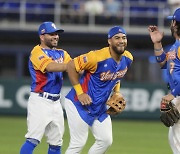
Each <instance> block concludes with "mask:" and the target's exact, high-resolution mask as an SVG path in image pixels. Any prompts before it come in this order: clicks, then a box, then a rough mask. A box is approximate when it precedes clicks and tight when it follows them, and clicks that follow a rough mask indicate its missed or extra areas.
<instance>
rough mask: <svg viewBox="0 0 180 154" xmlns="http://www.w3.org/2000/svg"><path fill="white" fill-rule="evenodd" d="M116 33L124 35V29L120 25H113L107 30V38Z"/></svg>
mask: <svg viewBox="0 0 180 154" xmlns="http://www.w3.org/2000/svg"><path fill="white" fill-rule="evenodd" d="M118 33H123V34H125V35H126V31H125V30H124V29H123V28H122V27H120V26H114V27H112V28H111V29H110V30H109V32H108V39H110V38H112V37H113V36H114V35H116V34H118Z"/></svg>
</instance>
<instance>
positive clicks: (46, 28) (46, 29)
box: [38, 21, 64, 35]
mask: <svg viewBox="0 0 180 154" xmlns="http://www.w3.org/2000/svg"><path fill="white" fill-rule="evenodd" d="M54 32H60V33H62V32H64V30H63V29H59V28H56V25H55V24H54V23H53V22H50V21H47V22H43V23H42V24H41V25H40V26H39V30H38V34H39V35H42V34H49V33H54Z"/></svg>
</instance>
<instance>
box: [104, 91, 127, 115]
mask: <svg viewBox="0 0 180 154" xmlns="http://www.w3.org/2000/svg"><path fill="white" fill-rule="evenodd" d="M106 104H107V105H108V106H109V109H108V110H107V112H106V113H107V114H109V115H116V114H118V113H120V112H122V111H123V110H124V109H125V106H126V101H125V100H124V98H123V96H122V94H120V93H114V94H113V95H112V96H111V97H110V99H109V100H108V101H107V102H106Z"/></svg>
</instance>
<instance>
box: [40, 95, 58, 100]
mask: <svg viewBox="0 0 180 154" xmlns="http://www.w3.org/2000/svg"><path fill="white" fill-rule="evenodd" d="M39 96H40V97H43V98H47V99H50V100H52V101H57V100H58V99H59V98H60V95H59V96H51V95H48V94H47V96H46V97H45V96H44V94H43V93H39Z"/></svg>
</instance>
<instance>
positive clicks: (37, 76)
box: [29, 45, 71, 94]
mask: <svg viewBox="0 0 180 154" xmlns="http://www.w3.org/2000/svg"><path fill="white" fill-rule="evenodd" d="M70 60H71V57H70V55H69V54H68V53H67V52H66V51H64V50H62V49H43V48H41V47H40V46H39V45H37V46H35V47H34V48H33V50H32V51H31V54H30V57H29V72H30V74H31V78H32V82H31V91H32V92H37V93H40V92H48V93H51V94H59V93H60V90H61V87H62V82H63V73H62V72H46V71H45V68H46V66H47V65H48V64H49V63H51V62H57V63H68V62H69V61H70Z"/></svg>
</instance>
